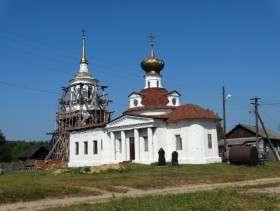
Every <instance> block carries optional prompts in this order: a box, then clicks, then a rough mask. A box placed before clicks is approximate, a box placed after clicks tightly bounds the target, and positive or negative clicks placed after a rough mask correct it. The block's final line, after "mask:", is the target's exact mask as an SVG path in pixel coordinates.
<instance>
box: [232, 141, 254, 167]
mask: <svg viewBox="0 0 280 211" xmlns="http://www.w3.org/2000/svg"><path fill="white" fill-rule="evenodd" d="M229 160H230V163H235V164H249V165H257V164H258V149H257V148H256V147H255V146H231V147H230V149H229Z"/></svg>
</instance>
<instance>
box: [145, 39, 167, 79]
mask: <svg viewBox="0 0 280 211" xmlns="http://www.w3.org/2000/svg"><path fill="white" fill-rule="evenodd" d="M150 38H151V53H150V57H149V58H146V59H144V60H143V61H142V62H141V67H142V69H143V70H145V71H146V73H147V74H149V73H158V74H159V72H160V71H161V70H162V69H163V68H164V61H163V60H161V59H159V58H157V57H155V54H154V43H153V38H154V36H153V34H150Z"/></svg>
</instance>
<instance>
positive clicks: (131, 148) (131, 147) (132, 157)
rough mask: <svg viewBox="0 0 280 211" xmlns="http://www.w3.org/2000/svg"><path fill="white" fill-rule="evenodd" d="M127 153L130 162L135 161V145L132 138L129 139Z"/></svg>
mask: <svg viewBox="0 0 280 211" xmlns="http://www.w3.org/2000/svg"><path fill="white" fill-rule="evenodd" d="M129 151H130V157H129V158H130V160H135V144H134V137H131V138H129Z"/></svg>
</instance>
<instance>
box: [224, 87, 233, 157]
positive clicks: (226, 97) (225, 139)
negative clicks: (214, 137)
mask: <svg viewBox="0 0 280 211" xmlns="http://www.w3.org/2000/svg"><path fill="white" fill-rule="evenodd" d="M222 94H223V96H222V97H223V122H224V157H225V156H228V155H226V153H227V150H228V146H227V137H226V132H227V127H226V101H227V99H228V98H229V97H231V95H227V96H225V87H224V86H223V93H222Z"/></svg>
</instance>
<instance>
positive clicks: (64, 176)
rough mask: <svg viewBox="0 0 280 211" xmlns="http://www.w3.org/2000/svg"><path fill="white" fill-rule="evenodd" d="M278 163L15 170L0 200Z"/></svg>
mask: <svg viewBox="0 0 280 211" xmlns="http://www.w3.org/2000/svg"><path fill="white" fill-rule="evenodd" d="M279 167H280V164H279V163H276V162H268V163H267V164H266V165H257V166H247V165H226V164H223V163H219V164H208V165H179V166H177V167H171V166H168V167H157V166H153V165H140V164H129V165H126V166H125V169H124V170H121V171H116V170H110V171H107V172H103V173H99V174H81V173H80V168H71V169H62V173H61V174H53V173H54V170H37V171H18V172H11V173H7V174H4V175H2V176H0V204H4V203H11V202H19V201H32V200H38V199H44V198H63V197H65V196H85V195H98V194H99V193H97V192H91V191H90V190H86V189H82V188H79V187H96V188H99V189H104V190H110V191H114V187H113V186H129V187H134V188H139V189H144V190H145V189H151V188H161V187H166V186H179V185H181V184H199V183H208V184H210V183H218V182H236V181H243V180H249V179H258V178H272V177H280V171H279Z"/></svg>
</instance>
